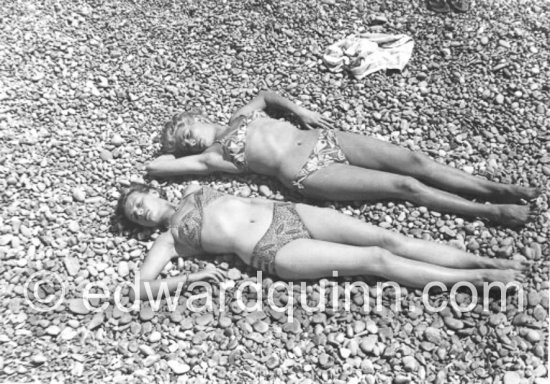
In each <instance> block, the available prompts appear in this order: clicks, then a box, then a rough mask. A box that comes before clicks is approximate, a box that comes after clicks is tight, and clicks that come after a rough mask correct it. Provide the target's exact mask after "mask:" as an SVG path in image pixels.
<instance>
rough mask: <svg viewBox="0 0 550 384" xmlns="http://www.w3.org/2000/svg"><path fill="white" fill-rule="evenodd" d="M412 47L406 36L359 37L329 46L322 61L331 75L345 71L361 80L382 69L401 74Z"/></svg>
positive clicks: (408, 37)
mask: <svg viewBox="0 0 550 384" xmlns="http://www.w3.org/2000/svg"><path fill="white" fill-rule="evenodd" d="M413 47H414V41H413V40H412V38H411V37H410V36H407V35H390V34H385V33H361V34H358V35H350V36H348V37H346V38H345V39H342V40H340V41H337V42H336V43H334V44H332V45H330V46H328V47H327V49H326V50H325V53H324V55H323V60H324V62H325V64H326V65H327V67H328V68H329V70H330V71H332V72H340V71H342V70H343V69H345V70H348V71H349V72H351V74H352V75H353V76H354V77H355V78H356V79H359V80H360V79H362V78H363V77H365V76H367V75H370V74H371V73H373V72H376V71H379V70H381V69H399V70H400V71H401V70H403V68H405V65H407V63H408V62H409V59H410V58H411V55H412V50H413Z"/></svg>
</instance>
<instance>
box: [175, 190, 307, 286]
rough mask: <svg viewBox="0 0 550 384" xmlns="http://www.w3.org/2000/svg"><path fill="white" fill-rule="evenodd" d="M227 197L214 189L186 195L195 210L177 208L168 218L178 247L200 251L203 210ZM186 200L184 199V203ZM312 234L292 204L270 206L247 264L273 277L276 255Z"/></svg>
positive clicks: (182, 206) (275, 203)
mask: <svg viewBox="0 0 550 384" xmlns="http://www.w3.org/2000/svg"><path fill="white" fill-rule="evenodd" d="M224 196H228V195H226V194H224V193H221V192H218V191H216V190H215V189H212V188H208V187H203V188H201V189H199V190H198V191H197V192H195V193H193V194H191V195H189V196H187V197H186V199H193V204H194V209H191V210H190V211H188V210H187V209H183V208H184V205H183V203H182V204H181V205H180V207H178V209H177V210H176V213H175V214H174V215H173V216H172V219H171V225H170V228H171V231H172V236H174V239H175V241H176V244H178V245H184V246H186V247H188V248H191V249H193V250H195V251H197V252H199V253H200V252H202V250H203V248H202V234H201V233H202V227H203V221H204V209H205V208H206V207H207V206H208V205H209V204H210V203H212V202H213V201H215V200H217V199H219V198H222V197H224ZM184 201H185V200H184ZM310 238H311V235H310V233H309V231H308V230H307V228H306V226H305V225H304V223H303V221H302V219H301V218H300V215H298V212H296V207H295V206H294V204H292V203H281V202H274V203H273V218H272V219H271V224H270V225H269V228H268V229H267V231H266V232H265V234H264V235H263V236H262V238H261V239H260V241H258V243H256V245H255V246H254V250H253V251H252V258H251V262H250V264H251V265H252V266H253V267H254V268H256V269H259V270H262V271H264V272H267V273H270V274H274V275H276V274H277V272H276V270H275V256H276V255H277V252H278V251H279V250H280V249H281V248H282V247H284V246H285V245H287V244H288V243H290V242H291V241H293V240H296V239H310Z"/></svg>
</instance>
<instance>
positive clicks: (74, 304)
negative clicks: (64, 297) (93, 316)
mask: <svg viewBox="0 0 550 384" xmlns="http://www.w3.org/2000/svg"><path fill="white" fill-rule="evenodd" d="M69 310H70V311H71V312H72V313H75V314H77V315H87V314H88V313H90V310H89V309H88V308H86V306H85V305H84V299H71V300H69Z"/></svg>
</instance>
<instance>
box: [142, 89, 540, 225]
mask: <svg viewBox="0 0 550 384" xmlns="http://www.w3.org/2000/svg"><path fill="white" fill-rule="evenodd" d="M266 109H279V110H282V111H284V112H288V113H293V114H294V115H296V117H297V118H298V119H299V120H300V121H301V123H302V125H303V127H304V128H308V129H311V130H299V129H297V128H296V127H295V126H294V125H292V124H291V123H289V122H287V121H284V120H277V119H273V118H270V117H268V116H267V115H266V114H265V113H264V110H266ZM332 126H333V121H332V120H331V119H329V118H327V117H325V116H322V115H320V114H318V113H316V112H312V111H309V110H307V109H305V108H302V107H300V106H298V105H296V104H294V103H292V102H290V101H289V100H287V99H285V98H283V97H281V96H279V95H277V94H274V93H272V92H260V94H259V95H258V96H257V97H256V98H255V99H254V100H252V102H250V103H249V104H248V105H245V106H244V107H242V108H241V109H239V110H238V111H236V112H235V113H234V114H233V116H232V117H231V119H230V121H229V126H221V125H218V124H214V123H212V122H210V121H208V120H207V119H206V118H205V117H204V116H202V115H199V114H194V113H188V112H183V113H179V114H177V115H175V116H174V117H173V119H172V120H171V121H169V122H168V123H167V124H166V125H165V127H164V129H163V132H162V134H161V143H162V148H163V151H164V152H166V153H168V155H163V156H161V157H159V158H158V159H156V160H154V161H153V162H151V163H150V164H148V166H147V170H148V172H149V174H150V175H151V176H156V177H169V176H178V175H189V174H209V173H212V172H217V171H222V172H230V173H242V172H247V171H253V172H256V173H259V174H263V175H268V176H275V177H277V178H278V179H279V180H280V181H281V182H282V183H283V184H284V185H286V186H287V187H289V188H294V189H295V190H296V191H298V192H299V193H301V194H302V195H303V196H306V197H310V198H316V199H326V200H368V201H375V200H382V199H400V200H409V201H412V202H414V203H417V204H419V205H424V206H426V207H428V208H431V209H435V210H439V211H445V212H450V213H458V214H462V215H466V216H471V217H480V218H484V219H488V220H491V221H494V222H497V223H501V224H504V225H521V224H524V223H525V222H526V221H527V220H528V219H529V216H530V210H529V206H527V205H516V204H512V203H515V202H519V201H520V200H521V199H525V200H530V199H532V198H534V197H536V196H537V195H538V194H539V191H538V190H537V189H535V188H526V187H521V186H517V185H506V184H499V183H495V182H492V181H489V180H486V179H483V178H481V177H477V176H472V175H469V174H467V173H465V172H462V171H460V170H458V169H455V168H452V167H449V166H446V165H442V164H439V163H437V162H436V161H434V160H432V159H430V158H429V157H427V156H426V155H423V154H421V153H418V152H412V151H409V150H407V149H404V148H400V147H398V146H395V145H393V144H390V143H386V142H384V141H380V140H377V139H374V138H372V137H369V136H364V135H358V134H354V133H347V132H342V131H337V130H334V129H332ZM314 127H318V128H319V129H313V128H314ZM456 194H464V195H470V196H476V197H479V198H482V199H486V200H490V201H495V202H500V203H505V204H498V205H497V204H481V203H476V202H472V201H469V200H466V199H464V198H462V197H460V196H458V195H456Z"/></svg>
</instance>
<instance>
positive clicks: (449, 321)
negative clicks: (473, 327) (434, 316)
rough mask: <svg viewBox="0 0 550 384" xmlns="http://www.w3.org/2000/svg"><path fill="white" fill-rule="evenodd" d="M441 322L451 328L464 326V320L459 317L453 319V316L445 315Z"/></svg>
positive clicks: (456, 328)
mask: <svg viewBox="0 0 550 384" xmlns="http://www.w3.org/2000/svg"><path fill="white" fill-rule="evenodd" d="M443 322H444V323H445V325H446V326H447V327H449V328H451V329H453V330H455V331H456V330H458V329H462V328H464V322H462V320H459V319H455V318H454V317H451V316H447V317H444V318H443Z"/></svg>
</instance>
